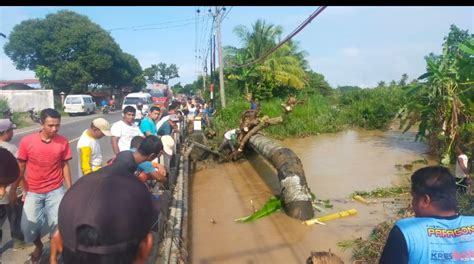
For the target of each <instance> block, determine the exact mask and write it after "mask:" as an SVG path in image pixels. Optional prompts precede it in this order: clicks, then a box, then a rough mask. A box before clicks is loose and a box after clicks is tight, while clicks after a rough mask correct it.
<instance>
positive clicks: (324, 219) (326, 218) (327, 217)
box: [302, 209, 357, 225]
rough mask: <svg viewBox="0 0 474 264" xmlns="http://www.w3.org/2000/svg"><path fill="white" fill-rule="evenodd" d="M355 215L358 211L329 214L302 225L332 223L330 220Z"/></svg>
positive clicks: (351, 210)
mask: <svg viewBox="0 0 474 264" xmlns="http://www.w3.org/2000/svg"><path fill="white" fill-rule="evenodd" d="M355 214H357V210H356V209H350V210H346V211H341V212H339V213H335V214H329V215H325V216H321V217H318V218H315V219H310V220H306V221H304V222H303V223H302V224H304V225H314V224H316V223H319V222H327V221H330V220H334V219H338V218H342V217H346V216H350V215H355Z"/></svg>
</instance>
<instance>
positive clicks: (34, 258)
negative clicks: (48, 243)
mask: <svg viewBox="0 0 474 264" xmlns="http://www.w3.org/2000/svg"><path fill="white" fill-rule="evenodd" d="M42 254H43V247H39V246H36V247H35V250H34V251H33V252H32V253H31V254H30V259H29V260H28V261H27V262H25V264H26V263H31V264H39V263H40V260H41V255H42Z"/></svg>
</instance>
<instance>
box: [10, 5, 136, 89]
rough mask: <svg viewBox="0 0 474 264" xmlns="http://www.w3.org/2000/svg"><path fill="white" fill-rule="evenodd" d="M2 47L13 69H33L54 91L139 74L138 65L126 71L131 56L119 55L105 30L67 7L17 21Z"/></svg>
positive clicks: (115, 83)
mask: <svg viewBox="0 0 474 264" xmlns="http://www.w3.org/2000/svg"><path fill="white" fill-rule="evenodd" d="M4 50H5V54H7V56H8V57H10V59H11V60H12V61H13V63H14V64H15V65H16V68H17V69H19V70H25V69H29V70H33V71H35V73H36V75H37V77H38V78H39V79H40V81H41V82H42V83H43V86H46V87H51V88H52V89H53V90H54V91H55V92H56V93H58V92H61V91H63V92H66V93H69V92H74V93H82V92H85V91H87V89H88V87H89V85H90V84H101V85H110V86H115V87H117V86H119V85H125V84H126V83H128V82H129V80H132V79H134V78H136V77H137V76H139V75H141V68H140V67H139V70H133V71H130V68H131V67H135V66H136V65H134V66H132V65H129V63H130V62H131V60H130V58H128V57H129V56H131V55H124V54H123V52H122V50H121V49H120V47H119V46H118V45H117V43H116V42H115V41H114V40H113V38H112V37H111V36H110V34H109V33H107V32H106V31H105V30H103V29H102V28H101V27H100V26H99V25H97V24H95V23H93V22H91V21H90V20H89V19H88V18H87V17H86V16H83V15H80V14H77V13H75V12H71V11H65V10H63V11H59V12H57V13H54V14H49V15H47V16H46V17H45V18H44V19H29V20H25V21H23V22H21V23H20V24H18V25H16V26H15V27H14V28H13V31H12V33H11V34H10V36H9V41H8V42H7V43H6V45H5V46H4ZM125 72H128V74H132V73H133V74H132V75H134V76H131V75H127V74H125ZM117 73H124V74H125V75H119V76H118V77H117Z"/></svg>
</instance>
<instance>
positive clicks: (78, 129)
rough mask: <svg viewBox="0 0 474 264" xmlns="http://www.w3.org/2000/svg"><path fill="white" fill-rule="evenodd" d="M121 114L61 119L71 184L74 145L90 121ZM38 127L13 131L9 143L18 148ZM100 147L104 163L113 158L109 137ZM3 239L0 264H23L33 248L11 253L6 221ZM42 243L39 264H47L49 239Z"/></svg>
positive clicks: (74, 166) (115, 118)
mask: <svg viewBox="0 0 474 264" xmlns="http://www.w3.org/2000/svg"><path fill="white" fill-rule="evenodd" d="M120 113H121V112H118V111H117V112H114V113H109V114H105V115H103V114H102V113H99V114H93V115H88V116H74V117H68V116H66V117H63V118H62V120H61V127H60V128H59V134H61V135H63V136H65V137H66V138H67V139H69V143H70V147H71V152H72V160H71V161H70V166H71V174H72V182H73V183H74V182H76V181H77V175H78V164H77V150H76V145H77V141H78V140H79V137H80V136H81V134H82V132H83V131H84V130H85V129H87V128H88V127H89V126H90V124H91V122H92V120H93V119H95V118H98V117H103V118H105V119H107V120H108V121H109V122H110V124H113V123H114V122H116V121H118V120H120V119H121V114H120ZM39 129H40V126H39V125H38V126H37V127H28V128H23V129H18V130H14V136H13V139H12V141H11V142H10V143H12V144H15V145H16V146H18V143H19V142H20V140H21V138H23V137H24V136H26V135H29V134H31V133H35V132H37V131H39ZM99 142H100V147H101V150H102V156H103V160H104V162H105V161H107V160H108V159H110V158H112V157H113V151H112V145H111V143H110V142H111V140H110V137H103V138H102V139H100V140H99ZM2 231H3V239H2V241H1V247H0V263H24V262H25V261H26V260H27V259H28V254H30V253H31V252H32V251H33V249H34V248H33V247H32V246H29V247H26V248H24V249H22V250H18V251H13V250H12V246H13V241H12V240H11V237H10V224H9V223H8V221H5V223H4V225H3V227H2ZM42 241H43V243H45V248H44V249H43V258H42V259H41V263H49V259H48V258H49V243H48V242H49V239H48V236H44V237H43V238H42Z"/></svg>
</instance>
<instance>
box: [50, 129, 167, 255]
mask: <svg viewBox="0 0 474 264" xmlns="http://www.w3.org/2000/svg"><path fill="white" fill-rule="evenodd" d="M162 150H163V145H162V144H161V141H160V139H159V138H158V137H156V136H153V135H150V136H147V137H145V139H143V141H142V144H140V147H139V148H138V150H137V151H135V152H131V151H122V152H120V153H119V154H117V156H116V158H115V159H114V160H113V162H112V163H111V164H110V165H108V166H106V167H103V168H101V169H99V170H98V171H95V172H92V173H90V174H89V175H88V176H87V177H82V178H80V179H79V180H78V181H77V182H76V183H75V184H74V185H73V187H71V189H70V190H69V191H68V192H67V193H66V194H65V196H64V198H63V200H62V201H61V204H60V205H59V214H58V231H56V233H55V234H54V235H53V238H52V239H51V258H50V261H51V263H57V262H56V259H57V255H58V254H60V253H61V252H62V256H63V261H64V263H66V264H69V263H104V262H103V261H105V260H107V261H108V262H107V263H134V264H138V263H144V262H145V261H146V260H147V258H148V255H149V254H150V252H151V248H152V246H153V238H152V234H151V230H152V228H154V224H156V223H157V220H158V214H159V210H160V208H158V207H157V202H156V201H154V200H153V197H152V195H151V194H150V192H149V191H148V189H147V188H146V186H145V185H144V184H143V183H142V182H140V181H139V180H138V179H137V177H135V175H134V172H135V170H136V169H137V166H138V164H139V163H142V162H144V161H147V160H148V161H150V160H153V159H155V158H156V157H157V156H158V154H160V153H161V151H162Z"/></svg>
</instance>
